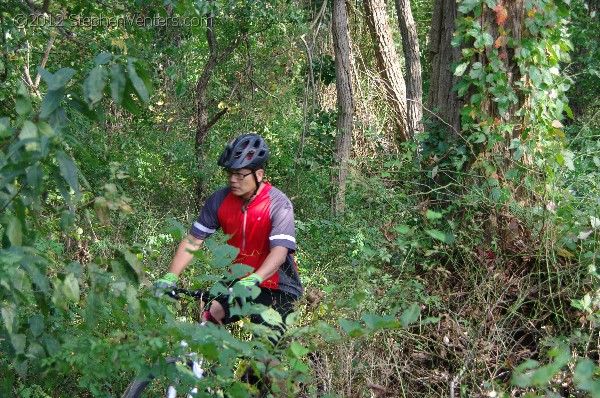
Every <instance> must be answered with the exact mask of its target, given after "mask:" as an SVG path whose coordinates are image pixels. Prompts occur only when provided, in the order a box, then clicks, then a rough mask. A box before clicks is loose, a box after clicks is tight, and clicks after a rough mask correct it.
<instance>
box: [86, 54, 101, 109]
mask: <svg viewBox="0 0 600 398" xmlns="http://www.w3.org/2000/svg"><path fill="white" fill-rule="evenodd" d="M105 86H106V69H105V68H104V67H103V66H102V65H97V66H96V67H95V68H94V69H92V71H91V72H90V75H89V76H88V77H87V78H86V79H85V82H84V83H83V93H84V98H85V100H86V102H87V103H88V105H89V107H90V108H92V107H93V106H94V105H96V104H97V103H98V102H100V100H102V97H103V95H104V87H105Z"/></svg>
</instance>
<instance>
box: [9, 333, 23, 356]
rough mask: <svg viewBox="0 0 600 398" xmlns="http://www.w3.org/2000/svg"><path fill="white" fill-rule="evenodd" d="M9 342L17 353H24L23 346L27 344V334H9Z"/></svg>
mask: <svg viewBox="0 0 600 398" xmlns="http://www.w3.org/2000/svg"><path fill="white" fill-rule="evenodd" d="M10 342H11V343H12V346H13V348H14V349H15V351H16V353H17V354H23V353H25V346H26V344H27V336H25V335H24V334H21V333H19V334H11V335H10Z"/></svg>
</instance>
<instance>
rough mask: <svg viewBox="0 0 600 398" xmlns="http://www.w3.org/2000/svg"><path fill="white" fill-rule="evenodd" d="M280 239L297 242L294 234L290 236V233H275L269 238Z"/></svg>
mask: <svg viewBox="0 0 600 398" xmlns="http://www.w3.org/2000/svg"><path fill="white" fill-rule="evenodd" d="M279 239H283V240H289V241H292V242H294V243H296V238H294V237H293V236H290V235H274V236H271V237H269V240H279Z"/></svg>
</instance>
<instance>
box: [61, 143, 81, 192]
mask: <svg viewBox="0 0 600 398" xmlns="http://www.w3.org/2000/svg"><path fill="white" fill-rule="evenodd" d="M56 161H57V162H58V167H59V168H60V174H61V175H62V176H63V178H64V179H65V181H66V182H67V184H69V186H70V187H71V188H72V189H73V191H74V192H75V194H78V193H79V170H78V169H77V166H76V165H75V162H73V159H71V157H70V156H69V155H67V154H66V153H65V152H63V151H56Z"/></svg>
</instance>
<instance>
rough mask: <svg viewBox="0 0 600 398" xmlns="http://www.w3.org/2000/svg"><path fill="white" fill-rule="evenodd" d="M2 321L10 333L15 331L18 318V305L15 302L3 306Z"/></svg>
mask: <svg viewBox="0 0 600 398" xmlns="http://www.w3.org/2000/svg"><path fill="white" fill-rule="evenodd" d="M1 312H2V323H3V324H4V327H5V328H6V331H7V332H8V334H12V333H13V331H15V326H16V319H17V305H16V304H15V303H7V304H4V305H3V306H2V311H1Z"/></svg>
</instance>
